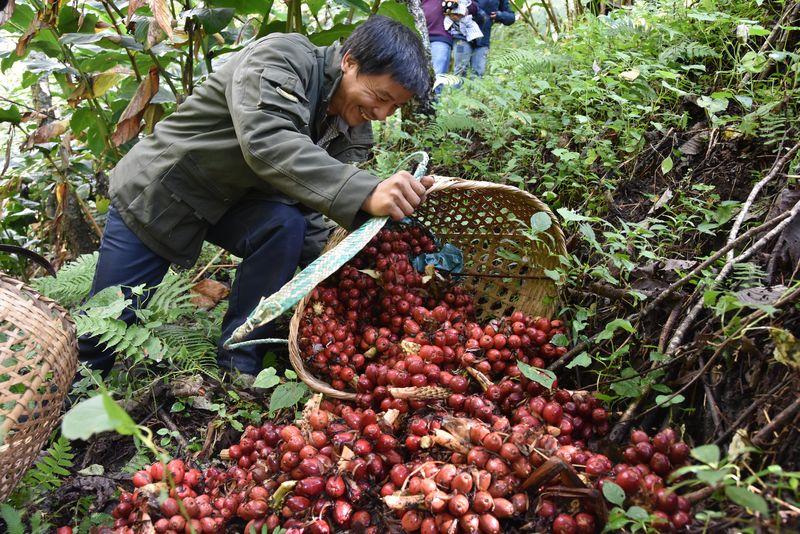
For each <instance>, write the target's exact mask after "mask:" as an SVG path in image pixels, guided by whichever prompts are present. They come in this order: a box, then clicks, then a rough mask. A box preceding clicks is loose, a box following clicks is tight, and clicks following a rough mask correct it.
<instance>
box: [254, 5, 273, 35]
mask: <svg viewBox="0 0 800 534" xmlns="http://www.w3.org/2000/svg"><path fill="white" fill-rule="evenodd" d="M273 3H274V2H273V0H268V1H267V3H266V6H265V7H264V18H263V19H261V26H260V27H259V28H258V33H257V34H256V39H260V38H261V37H264V36H265V35H266V34H267V25H268V24H269V14H270V11H272V4H273Z"/></svg>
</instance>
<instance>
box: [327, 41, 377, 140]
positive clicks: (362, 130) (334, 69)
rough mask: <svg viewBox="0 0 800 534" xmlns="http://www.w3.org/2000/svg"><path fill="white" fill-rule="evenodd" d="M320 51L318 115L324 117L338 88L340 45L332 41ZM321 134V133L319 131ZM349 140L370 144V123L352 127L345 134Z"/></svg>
mask: <svg viewBox="0 0 800 534" xmlns="http://www.w3.org/2000/svg"><path fill="white" fill-rule="evenodd" d="M322 51H323V52H322V53H323V55H324V67H323V80H322V88H321V91H320V94H321V95H323V97H322V100H320V103H319V111H318V113H320V114H321V115H319V116H320V117H325V116H326V113H327V110H328V103H329V102H330V101H331V98H333V94H334V93H335V92H336V90H337V89H338V88H339V84H340V83H341V81H342V56H343V55H344V54H342V45H341V44H340V43H338V42H337V43H334V44H332V45H330V46H327V47H323V48H322ZM321 122H325V121H321ZM320 135H321V133H320ZM345 135H346V136H347V137H348V138H349V139H350V142H351V143H353V144H356V145H372V144H374V142H375V141H374V138H373V135H372V123H370V122H365V123H364V124H360V125H358V126H355V127H353V128H350V131H349V132H347V133H346V134H345Z"/></svg>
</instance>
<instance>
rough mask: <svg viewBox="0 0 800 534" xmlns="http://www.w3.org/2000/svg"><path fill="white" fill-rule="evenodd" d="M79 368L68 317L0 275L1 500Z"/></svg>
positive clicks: (42, 439)
mask: <svg viewBox="0 0 800 534" xmlns="http://www.w3.org/2000/svg"><path fill="white" fill-rule="evenodd" d="M77 365H78V346H77V338H76V336H75V325H74V324H73V323H72V321H71V319H70V318H69V316H68V314H67V312H66V311H65V310H64V309H63V308H62V307H61V306H59V305H58V304H56V303H55V302H53V301H52V300H50V299H47V298H45V297H43V296H41V295H40V294H39V293H37V292H36V291H34V290H33V289H31V288H30V287H28V286H26V285H25V284H23V283H22V282H19V281H18V280H15V279H13V278H11V277H8V276H5V275H3V274H0V437H2V439H1V440H0V500H2V499H5V498H6V497H8V495H9V493H11V490H12V489H13V488H14V485H15V484H16V483H17V482H18V481H19V479H20V478H21V477H22V475H23V474H24V473H25V470H26V469H28V467H29V466H30V465H31V464H32V463H33V461H34V460H35V459H36V456H37V455H38V454H39V451H40V450H41V448H42V446H43V445H44V444H45V443H46V442H47V440H48V438H49V437H50V433H51V432H52V430H53V428H54V427H55V425H56V424H57V423H58V421H59V419H60V415H61V406H62V403H63V401H64V397H65V395H66V393H67V391H68V390H69V387H70V384H71V382H72V379H73V377H74V376H75V370H76V368H77Z"/></svg>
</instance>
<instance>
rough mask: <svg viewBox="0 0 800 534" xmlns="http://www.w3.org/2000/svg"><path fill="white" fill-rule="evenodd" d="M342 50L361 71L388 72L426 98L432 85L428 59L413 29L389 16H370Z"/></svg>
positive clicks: (422, 97)
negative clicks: (347, 53)
mask: <svg viewBox="0 0 800 534" xmlns="http://www.w3.org/2000/svg"><path fill="white" fill-rule="evenodd" d="M345 52H350V56H352V58H353V59H354V60H355V61H356V63H358V72H359V73H360V74H389V75H391V77H392V79H393V80H394V81H396V82H397V83H399V84H400V85H402V86H403V87H405V88H406V89H408V90H409V91H411V92H413V93H414V94H416V95H417V96H418V97H420V98H421V99H423V100H424V99H425V98H427V95H428V92H429V91H430V87H431V78H430V71H429V66H428V59H427V58H426V56H425V49H424V48H423V46H422V39H420V37H419V35H418V34H417V32H416V31H415V30H412V29H411V28H408V27H407V26H405V25H403V24H402V23H400V22H398V21H396V20H394V19H390V18H389V17H384V16H382V15H372V16H371V17H369V18H368V19H367V20H366V21H365V22H364V23H363V24H361V25H359V26H358V27H357V28H356V29H355V30H353V33H351V34H350V37H348V38H347V40H346V41H345V42H344V44H343V45H342V53H345Z"/></svg>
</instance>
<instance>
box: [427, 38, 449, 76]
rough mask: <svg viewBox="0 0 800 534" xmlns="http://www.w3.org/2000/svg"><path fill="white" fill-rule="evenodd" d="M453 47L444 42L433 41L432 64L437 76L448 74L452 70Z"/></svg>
mask: <svg viewBox="0 0 800 534" xmlns="http://www.w3.org/2000/svg"><path fill="white" fill-rule="evenodd" d="M452 49H453V47H452V46H451V45H450V43H445V42H444V41H431V63H433V72H434V73H435V74H446V73H447V71H448V70H450V52H451V51H452Z"/></svg>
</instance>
